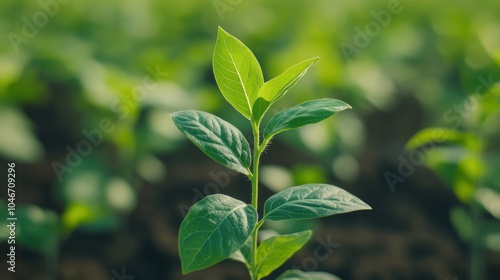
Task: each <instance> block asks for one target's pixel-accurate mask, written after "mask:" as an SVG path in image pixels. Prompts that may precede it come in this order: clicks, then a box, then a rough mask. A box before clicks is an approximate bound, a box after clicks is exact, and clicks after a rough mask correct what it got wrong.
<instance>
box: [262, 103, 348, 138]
mask: <svg viewBox="0 0 500 280" xmlns="http://www.w3.org/2000/svg"><path fill="white" fill-rule="evenodd" d="M350 108H351V106H349V104H347V103H345V102H344V101H340V100H337V99H330V98H325V99H316V100H311V101H307V102H304V103H301V104H299V105H297V106H294V107H291V108H288V109H286V110H284V111H281V112H279V113H278V114H276V115H275V116H274V117H272V118H271V120H270V121H269V124H268V125H267V127H266V129H265V130H264V139H267V138H270V137H273V136H274V135H276V134H278V133H280V132H282V131H285V130H290V129H294V128H298V127H301V126H304V125H308V124H313V123H317V122H320V121H322V120H324V119H326V118H328V117H330V116H332V115H333V114H335V113H337V112H340V111H343V110H345V109H350Z"/></svg>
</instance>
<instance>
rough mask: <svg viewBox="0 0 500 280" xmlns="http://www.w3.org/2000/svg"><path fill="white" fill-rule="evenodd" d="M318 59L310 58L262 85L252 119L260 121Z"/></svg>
mask: <svg viewBox="0 0 500 280" xmlns="http://www.w3.org/2000/svg"><path fill="white" fill-rule="evenodd" d="M318 59H319V58H318V57H315V58H311V59H308V60H305V61H302V62H300V63H297V64H295V65H294V66H292V67H290V68H288V69H287V70H286V71H285V72H283V73H282V74H281V75H279V76H277V77H275V78H273V79H272V80H270V81H267V82H266V83H264V85H263V86H262V87H261V88H260V90H259V94H258V96H257V100H256V101H255V104H254V106H253V117H254V119H255V120H257V121H258V122H259V121H260V120H261V119H262V117H263V116H264V114H265V113H266V111H267V109H269V107H270V106H271V105H272V104H273V103H274V102H276V101H278V100H279V99H280V98H282V97H283V96H285V94H286V93H287V91H288V90H289V89H290V88H291V87H293V86H294V85H295V84H296V83H297V82H298V81H299V80H300V78H302V76H304V75H305V73H306V72H307V70H308V69H309V67H311V66H312V65H314V64H315V63H316V62H317V61H318Z"/></svg>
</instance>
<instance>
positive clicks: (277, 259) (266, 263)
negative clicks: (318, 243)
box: [257, 230, 312, 278]
mask: <svg viewBox="0 0 500 280" xmlns="http://www.w3.org/2000/svg"><path fill="white" fill-rule="evenodd" d="M311 235H312V231H310V230H306V231H302V232H298V233H294V234H288V235H281V236H273V237H271V238H268V239H266V240H264V241H263V242H262V243H261V244H260V246H259V248H258V249H257V273H258V276H259V278H260V277H266V276H267V275H269V274H271V272H273V271H274V270H275V269H277V268H278V267H280V266H281V265H282V264H283V263H284V262H285V261H286V260H288V259H289V258H290V257H291V256H292V255H293V254H294V253H295V252H297V251H298V250H299V249H300V248H302V246H304V244H306V242H307V241H308V240H309V238H311Z"/></svg>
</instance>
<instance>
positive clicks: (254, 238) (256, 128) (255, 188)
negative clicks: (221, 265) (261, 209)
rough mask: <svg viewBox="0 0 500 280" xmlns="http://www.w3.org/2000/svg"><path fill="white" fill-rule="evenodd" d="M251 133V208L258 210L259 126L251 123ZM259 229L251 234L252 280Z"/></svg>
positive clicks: (253, 277)
mask: <svg viewBox="0 0 500 280" xmlns="http://www.w3.org/2000/svg"><path fill="white" fill-rule="evenodd" d="M252 131H253V139H254V146H253V170H252V173H253V176H252V206H253V207H254V208H255V209H258V206H259V161H260V155H261V152H262V150H261V149H260V148H261V147H260V135H259V124H258V123H255V122H253V121H252ZM258 235H259V228H258V227H256V228H255V230H254V232H253V233H252V250H251V258H252V259H251V267H252V269H251V271H250V275H251V277H252V280H259V277H258V275H257V271H256V268H257V243H258Z"/></svg>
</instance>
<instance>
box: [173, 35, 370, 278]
mask: <svg viewBox="0 0 500 280" xmlns="http://www.w3.org/2000/svg"><path fill="white" fill-rule="evenodd" d="M317 60H318V58H312V59H308V60H305V61H303V62H300V63H298V64H296V65H294V66H292V67H291V68H289V69H288V70H286V71H285V72H284V73H282V74H281V75H279V76H277V77H275V78H274V79H272V80H270V81H267V82H264V78H263V75H262V70H261V68H260V65H259V62H258V61H257V59H256V58H255V56H254V55H253V53H252V52H251V51H250V49H248V48H247V47H246V46H245V45H244V44H243V43H242V42H241V41H239V40H238V39H236V38H235V37H233V36H231V35H230V34H228V33H227V32H225V31H224V30H223V29H222V28H219V32H218V36H217V43H216V45H215V51H214V56H213V70H214V74H215V79H216V81H217V84H218V86H219V89H220V91H221V92H222V95H223V96H224V98H225V99H226V100H227V101H228V102H229V103H230V104H231V105H232V106H233V107H234V108H235V109H236V110H237V111H238V112H240V113H241V114H242V115H243V116H244V117H245V118H247V119H248V120H249V121H250V123H251V126H252V131H253V140H254V146H253V147H254V148H253V156H252V151H251V149H250V145H249V143H248V142H247V140H246V139H245V137H244V136H243V134H242V133H241V132H240V131H239V130H238V129H237V128H236V127H234V126H233V125H231V124H230V123H228V122H226V121H224V120H223V119H221V118H219V117H217V116H214V115H212V114H209V113H206V112H201V111H195V110H186V111H181V112H176V113H174V114H172V118H173V121H174V123H175V124H176V126H177V127H178V128H179V129H180V130H181V131H182V132H183V133H184V134H185V135H186V136H187V138H189V140H191V141H192V142H193V143H194V144H195V145H196V146H197V147H198V148H200V149H201V150H202V151H203V152H204V153H205V154H207V155H208V156H209V157H211V158H212V159H213V160H215V161H216V162H218V163H220V164H222V165H223V166H225V167H227V168H230V169H232V170H235V171H237V172H239V173H242V174H244V175H246V176H247V177H248V179H249V180H250V181H251V184H252V202H251V204H246V203H244V202H243V201H240V200H237V199H234V198H232V197H229V196H226V195H223V194H215V195H209V196H207V197H205V198H204V199H202V200H201V201H199V202H198V203H196V204H195V205H193V206H192V207H191V208H190V209H189V211H188V213H187V215H186V218H185V219H184V221H183V222H182V224H181V228H180V231H179V253H180V257H181V262H182V271H183V273H189V272H192V271H195V270H200V269H204V268H207V267H210V266H212V265H214V264H216V263H218V262H220V261H222V260H224V259H227V258H231V259H233V260H237V261H241V262H243V263H244V264H245V265H246V267H247V268H248V271H249V274H250V277H251V279H252V280H258V279H261V278H263V277H266V276H268V275H269V274H270V273H271V272H273V271H274V270H275V269H277V268H278V267H279V266H281V265H282V264H283V263H284V262H285V261H286V260H287V259H288V258H290V257H291V256H292V255H293V254H294V253H295V252H296V251H298V250H299V249H300V248H301V247H302V246H303V245H304V244H306V242H307V241H308V240H309V238H310V237H311V234H312V232H311V231H302V232H298V233H294V234H289V235H281V236H274V237H271V238H268V239H266V240H264V241H262V242H261V243H260V244H258V232H259V229H260V227H261V226H262V225H263V223H264V222H265V221H282V220H300V219H313V218H321V217H326V216H330V215H335V214H341V213H346V212H351V211H357V210H367V209H371V208H370V206H368V205H367V204H365V203H364V202H363V201H361V200H360V199H359V198H357V197H355V196H353V195H351V194H350V193H348V192H346V191H344V190H343V189H340V188H338V187H336V186H332V185H327V184H306V185H301V186H295V187H290V188H288V189H286V190H284V191H282V192H280V193H277V194H275V195H273V196H271V197H270V198H269V199H268V200H267V201H266V202H265V204H264V212H263V214H262V216H259V214H258V212H257V205H258V199H259V160H260V156H261V154H262V152H263V151H264V149H265V148H266V146H267V145H268V143H269V141H270V140H271V139H272V138H273V137H274V136H275V135H276V134H278V133H281V132H283V131H286V130H290V129H295V128H298V127H301V126H304V125H308V124H313V123H317V122H319V121H322V120H324V119H326V118H328V117H330V116H332V115H333V114H335V113H337V112H340V111H343V110H345V109H349V108H351V106H349V105H348V104H347V103H345V102H343V101H340V100H336V99H318V100H311V101H307V102H304V103H302V104H299V105H297V106H294V107H291V108H288V109H286V110H284V111H282V112H279V113H277V114H276V115H274V116H273V117H272V118H271V119H270V121H269V122H268V124H267V126H266V127H265V128H264V130H263V133H262V141H261V137H260V136H261V131H260V125H261V121H262V118H263V116H264V115H265V114H266V112H267V110H268V109H269V107H270V106H271V105H272V104H273V103H275V102H276V101H277V100H279V99H280V98H282V97H283V96H284V95H285V94H286V93H287V91H288V90H289V89H290V88H291V87H292V86H293V85H295V84H296V83H297V82H298V81H299V80H300V78H301V77H302V76H303V75H304V74H305V73H306V72H307V70H308V69H309V67H311V66H312V65H313V64H315V63H316V61H317ZM252 159H253V161H252ZM259 217H260V218H259ZM278 279H281V280H285V279H338V278H336V277H335V276H333V275H330V274H326V273H320V272H302V271H298V270H289V271H287V272H285V273H284V274H283V275H281V276H280V277H279V278H278Z"/></svg>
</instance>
